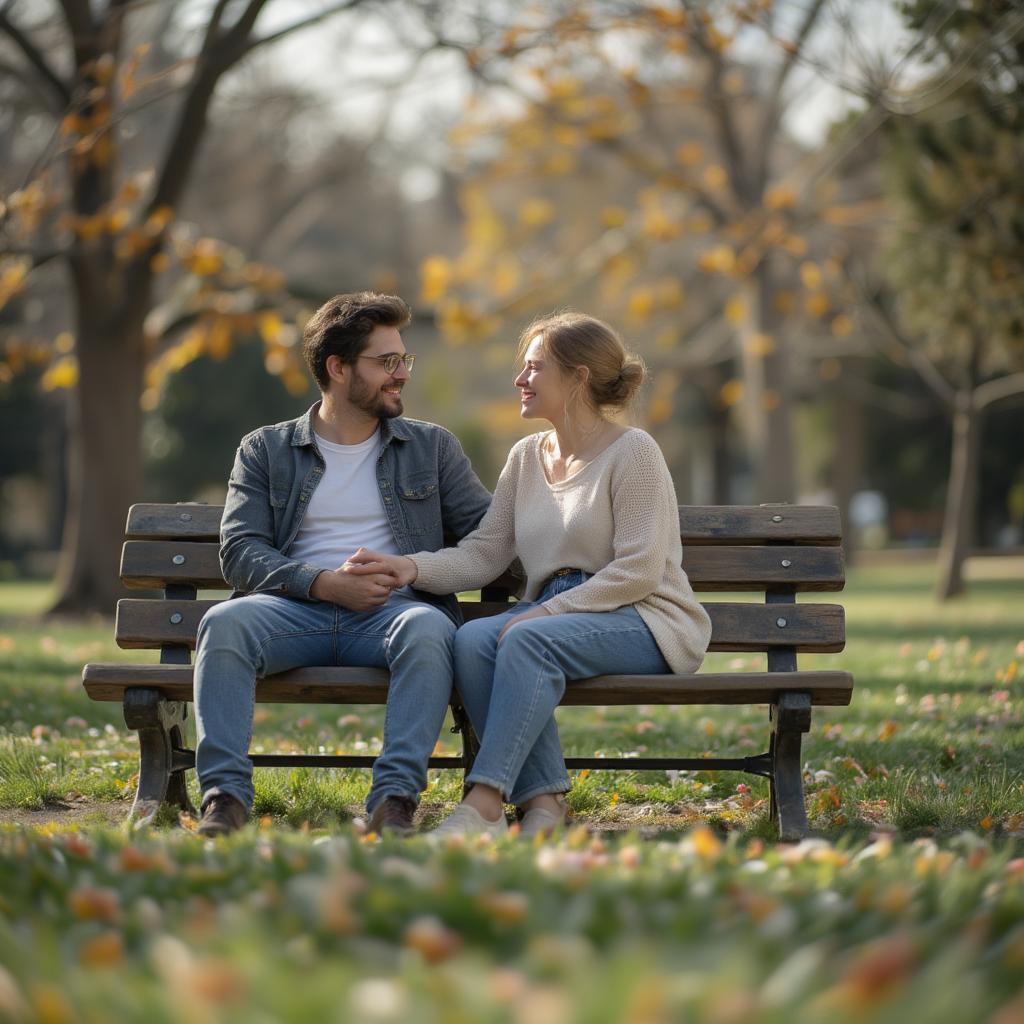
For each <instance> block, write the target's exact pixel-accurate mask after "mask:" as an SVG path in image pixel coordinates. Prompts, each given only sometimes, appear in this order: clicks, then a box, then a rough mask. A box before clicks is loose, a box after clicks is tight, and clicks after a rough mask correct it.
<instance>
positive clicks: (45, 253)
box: [0, 243, 68, 273]
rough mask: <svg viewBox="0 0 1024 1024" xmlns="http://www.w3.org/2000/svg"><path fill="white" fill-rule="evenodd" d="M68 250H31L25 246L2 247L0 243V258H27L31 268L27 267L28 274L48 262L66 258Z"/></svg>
mask: <svg viewBox="0 0 1024 1024" xmlns="http://www.w3.org/2000/svg"><path fill="white" fill-rule="evenodd" d="M67 254H68V250H67V249H62V248H53V249H33V248H32V247H31V246H25V245H4V244H3V243H0V256H28V258H29V259H30V260H31V261H32V266H31V267H29V273H31V272H32V271H33V270H37V269H38V268H39V267H41V266H43V264H45V263H49V262H50V260H56V259H61V258H63V257H64V256H67Z"/></svg>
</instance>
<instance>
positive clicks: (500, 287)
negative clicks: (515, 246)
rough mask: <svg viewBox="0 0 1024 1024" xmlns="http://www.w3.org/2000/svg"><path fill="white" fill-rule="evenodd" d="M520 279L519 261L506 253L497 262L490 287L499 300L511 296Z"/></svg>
mask: <svg viewBox="0 0 1024 1024" xmlns="http://www.w3.org/2000/svg"><path fill="white" fill-rule="evenodd" d="M521 277H522V273H521V268H520V265H519V260H518V258H517V257H516V256H514V255H512V254H511V253H506V254H505V255H504V256H502V257H501V259H499V260H498V266H497V268H496V269H495V272H494V281H493V283H492V287H493V289H494V294H495V295H497V296H498V297H499V298H505V297H506V296H508V295H511V294H512V293H513V292H514V291H515V290H516V289H517V288H518V287H519V282H520V279H521Z"/></svg>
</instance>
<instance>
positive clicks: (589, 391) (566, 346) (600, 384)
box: [517, 312, 647, 409]
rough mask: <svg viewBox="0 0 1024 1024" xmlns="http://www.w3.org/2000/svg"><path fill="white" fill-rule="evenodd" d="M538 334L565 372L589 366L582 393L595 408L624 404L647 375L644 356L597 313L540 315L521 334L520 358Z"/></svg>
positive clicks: (622, 406) (616, 406) (546, 348)
mask: <svg viewBox="0 0 1024 1024" xmlns="http://www.w3.org/2000/svg"><path fill="white" fill-rule="evenodd" d="M538 335H540V338H541V344H542V345H543V346H544V351H545V352H546V353H547V355H548V356H549V358H551V359H552V360H553V361H554V362H555V364H556V365H557V366H558V367H559V368H560V369H561V370H562V372H563V373H566V374H570V375H571V374H575V373H576V371H577V370H578V369H579V368H580V367H586V369H587V371H588V373H587V380H586V385H585V386H584V390H583V391H582V392H581V397H583V399H584V400H585V401H586V402H587V403H588V404H589V405H591V406H593V407H594V408H595V409H623V408H625V407H626V406H628V405H629V404H630V402H632V401H633V399H634V398H635V397H636V394H637V392H638V391H639V390H640V385H641V384H643V382H644V379H645V377H646V376H647V369H646V367H645V366H644V363H643V360H642V359H641V358H640V357H639V356H637V355H635V354H634V353H632V352H630V351H629V350H628V349H627V348H626V346H625V345H624V344H623V343H622V339H621V338H620V337H619V336H618V334H616V333H615V331H614V330H613V329H612V328H611V327H609V326H608V324H606V323H605V322H604V321H603V320H598V319H597V317H593V316H587V315H586V314H585V313H573V312H565V313H552V314H551V315H550V316H542V317H538V319H536V320H534V321H533V323H532V324H530V326H529V327H527V328H526V330H525V331H523V333H522V334H521V335H520V337H519V345H518V348H517V357H518V358H519V359H520V360H521V359H523V358H524V357H525V355H526V350H527V349H528V348H529V347H530V342H531V341H533V339H534V338H536V337H537V336H538Z"/></svg>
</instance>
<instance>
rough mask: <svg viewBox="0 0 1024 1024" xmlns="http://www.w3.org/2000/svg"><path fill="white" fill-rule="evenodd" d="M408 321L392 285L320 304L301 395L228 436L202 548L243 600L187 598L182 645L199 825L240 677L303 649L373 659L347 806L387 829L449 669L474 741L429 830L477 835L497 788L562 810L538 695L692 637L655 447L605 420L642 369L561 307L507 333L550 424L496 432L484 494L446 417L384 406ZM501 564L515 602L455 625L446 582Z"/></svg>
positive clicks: (214, 810)
mask: <svg viewBox="0 0 1024 1024" xmlns="http://www.w3.org/2000/svg"><path fill="white" fill-rule="evenodd" d="M409 318H410V313H409V309H408V307H407V306H406V304H405V303H404V302H403V301H402V300H401V299H399V298H397V297H394V296H386V295H377V294H373V293H369V292H363V293H358V294H353V295H340V296H337V297H335V298H333V299H331V300H330V301H329V302H327V303H326V304H325V305H324V306H323V307H321V309H320V310H318V311H317V313H316V314H315V315H314V316H313V317H312V319H311V320H310V321H309V323H308V324H307V325H306V328H305V333H304V339H305V341H304V348H305V355H306V360H307V363H308V365H309V368H310V371H311V372H312V374H313V376H314V377H315V379H316V382H317V384H318V386H319V388H320V391H321V399H320V401H319V402H317V403H316V404H315V405H314V406H313V407H312V408H311V409H310V410H309V411H308V412H307V413H306V414H305V415H304V416H301V417H299V418H298V419H296V420H291V421H288V422H286V423H279V424H276V425H274V426H268V427H262V428H261V429H259V430H256V431H254V432H253V433H251V434H249V435H247V436H246V437H244V438H243V439H242V442H241V445H240V446H239V448H238V452H237V454H236V457H235V464H234V468H233V469H232V472H231V478H230V481H229V485H228V497H227V503H226V505H225V509H224V517H223V520H222V523H221V565H222V569H223V573H224V578H225V579H226V580H227V581H228V583H230V584H231V586H232V587H234V588H235V592H236V595H244V596H237V599H235V600H230V601H225V602H222V603H220V604H218V605H216V606H215V607H214V608H213V609H211V611H209V612H208V613H207V614H206V616H205V617H204V619H203V621H202V624H201V625H200V629H199V635H198V641H197V649H196V661H195V706H196V720H197V740H198V742H197V748H196V767H197V770H198V773H199V781H200V786H201V789H202V794H203V795H202V820H201V822H200V825H199V831H200V832H201V833H202V834H204V835H219V834H223V833H227V832H230V831H233V830H235V829H237V828H240V827H241V826H242V825H243V824H244V823H245V821H246V820H247V818H248V815H249V810H250V808H251V805H252V801H253V785H252V764H251V762H250V760H249V758H248V747H249V741H250V738H251V734H252V719H253V710H254V702H255V684H256V679H257V678H260V677H263V676H266V675H270V674H273V673H277V672H283V671H285V670H287V669H291V668H297V667H300V666H304V665H347V666H354V667H356V666H366V667H380V668H386V669H388V670H389V672H390V683H389V687H388V695H387V709H386V713H385V720H384V744H383V750H382V752H381V755H380V757H378V758H377V760H376V762H375V764H374V769H373V782H372V786H371V789H370V795H369V797H368V799H367V811H368V814H369V829H370V830H372V831H374V832H377V833H382V832H384V831H393V832H395V833H399V834H408V833H409V832H411V831H412V829H413V815H414V812H415V810H416V805H417V802H418V799H419V794H420V793H421V792H422V791H423V790H424V789H425V788H426V784H427V763H428V758H429V756H430V754H431V752H432V750H433V748H434V745H435V743H436V741H437V737H438V735H439V733H440V731H441V727H442V725H443V722H444V716H445V712H446V710H447V708H448V704H449V700H450V698H451V693H452V686H453V685H454V687H455V689H456V691H457V692H458V695H459V698H460V699H461V701H462V703H463V705H464V707H465V709H466V711H467V713H468V715H469V719H470V721H471V723H472V725H473V728H474V730H475V732H476V734H477V736H478V737H479V739H480V748H479V752H478V753H477V756H476V759H475V761H474V763H473V768H472V770H471V771H470V772H469V773H468V775H467V777H466V785H467V789H468V792H467V794H466V796H465V799H464V800H463V802H462V803H461V804H459V806H458V807H457V808H456V809H455V810H454V811H453V812H452V813H451V815H449V817H448V818H447V819H446V820H445V821H444V822H443V823H442V824H441V825H440V826H439V827H438V828H437V829H436V830H435V833H436V834H441V835H444V834H453V833H489V834H491V835H493V836H499V835H501V834H503V833H505V832H506V831H507V824H506V820H505V815H504V812H503V808H502V805H503V803H504V802H506V801H507V802H511V803H514V804H516V805H517V806H518V807H519V808H520V809H521V810H522V811H523V812H524V814H523V818H522V822H521V834H524V835H534V834H537V833H545V832H548V831H550V830H551V829H553V828H555V827H557V826H558V825H560V824H561V823H562V822H564V820H565V815H566V805H565V799H564V796H563V794H564V793H565V792H567V791H568V789H569V788H570V780H569V777H568V775H567V773H566V769H565V763H564V760H563V757H562V750H561V745H560V742H559V737H558V728H557V726H556V723H555V718H554V711H555V708H556V707H557V706H558V704H559V701H560V700H561V698H562V695H563V693H564V691H565V687H566V684H567V683H568V682H571V681H572V680H577V679H586V678H589V677H592V676H595V675H601V674H611V673H628V674H631V675H641V674H648V673H650V674H659V673H667V672H675V673H689V672H693V671H695V670H696V669H697V668H698V667H699V665H700V663H701V660H702V658H703V656H704V652H705V651H706V649H707V646H708V642H709V639H710V635H711V623H710V620H709V618H708V614H707V612H706V611H705V610H704V608H703V607H702V606H701V605H700V603H699V602H698V601H697V599H696V598H695V597H694V594H693V591H692V589H691V587H690V583H689V581H688V579H687V577H686V574H685V572H684V571H683V569H682V566H681V562H682V551H681V542H680V535H679V517H678V506H677V501H676V495H675V490H674V487H673V484H672V478H671V476H670V475H669V471H668V467H667V466H666V464H665V460H664V457H663V456H662V453H661V450H660V449H659V448H658V445H657V443H656V442H655V441H654V440H653V439H652V438H651V437H650V435H648V434H647V433H645V432H644V431H642V430H639V429H635V428H628V427H623V426H621V425H619V424H617V423H615V422H614V421H612V420H610V419H608V418H606V416H605V413H606V412H608V411H610V410H617V409H621V408H624V407H625V406H627V405H628V404H629V402H630V400H631V399H632V398H633V396H634V395H635V394H636V392H637V389H638V388H639V387H640V385H641V383H642V382H643V379H644V368H643V364H642V363H641V362H640V360H639V359H637V358H636V357H634V356H632V355H630V354H629V353H628V352H627V351H626V350H625V348H624V346H623V344H622V342H621V341H620V340H619V338H618V337H617V336H616V334H615V333H614V331H612V330H611V328H609V327H608V326H607V325H606V324H604V323H602V322H601V321H599V320H596V319H594V318H593V317H589V316H585V315H582V314H579V313H563V314H557V315H554V316H550V317H546V318H543V319H541V320H538V321H536V322H534V323H533V324H531V325H530V327H528V328H527V329H526V331H525V332H524V333H523V335H522V339H521V342H520V351H519V353H518V355H519V363H520V366H521V369H520V372H519V375H518V376H517V377H516V378H515V381H514V384H515V387H517V388H518V389H519V393H520V402H521V407H520V415H521V416H522V417H523V418H524V419H540V420H547V421H548V422H550V423H551V424H552V427H553V428H554V429H552V430H549V431H545V432H542V433H537V434H532V435H530V436H529V437H526V438H524V439H523V440H522V441H520V442H518V443H517V444H516V445H515V446H514V447H513V448H512V451H511V452H510V453H509V456H508V461H507V462H506V464H505V468H504V469H503V470H502V473H501V476H500V478H499V480H498V483H497V486H496V488H495V492H494V496H493V499H492V498H491V496H490V495H489V494H488V493H487V490H486V488H485V487H484V486H483V485H482V484H481V483H480V481H479V479H478V478H477V476H476V474H475V473H474V472H473V470H472V467H471V466H470V464H469V461H468V459H467V458H466V455H465V454H464V452H463V451H462V448H461V446H460V445H459V442H458V440H457V439H456V438H455V437H454V435H452V434H451V433H449V432H448V431H446V430H444V429H443V428H441V427H439V426H436V425H434V424H431V423H423V422H420V421H417V420H408V419H405V418H403V417H402V412H403V407H402V397H401V393H402V389H403V388H404V386H405V384H406V383H407V381H408V380H409V379H410V371H411V370H412V365H413V361H414V357H413V356H412V355H410V354H408V353H406V351H405V346H404V344H403V342H402V336H401V333H400V329H401V328H402V327H404V326H405V325H406V324H407V323H408V322H409ZM446 536H447V537H454V538H456V539H458V540H459V543H458V546H457V547H453V548H445V547H444V542H445V537H446ZM515 559H518V560H519V561H520V563H521V564H522V567H523V569H524V571H525V576H526V583H525V591H524V594H523V600H522V601H520V602H519V603H518V604H515V605H512V606H510V608H509V610H508V611H507V612H505V613H503V614H499V615H494V616H490V617H487V618H482V619H478V620H474V621H472V622H469V623H467V624H465V625H462V624H461V616H460V614H459V611H458V605H457V603H456V601H455V599H454V596H453V595H454V594H455V593H456V592H457V591H460V590H470V589H474V588H477V587H480V586H483V585H484V584H486V583H489V582H490V581H491V580H493V579H494V578H495V577H496V576H497V575H499V574H500V573H501V572H502V571H503V570H504V569H505V568H506V567H507V566H508V565H509V564H510V563H511V562H512V561H514V560H515ZM470 787H471V788H470Z"/></svg>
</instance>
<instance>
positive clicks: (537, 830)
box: [519, 807, 568, 838]
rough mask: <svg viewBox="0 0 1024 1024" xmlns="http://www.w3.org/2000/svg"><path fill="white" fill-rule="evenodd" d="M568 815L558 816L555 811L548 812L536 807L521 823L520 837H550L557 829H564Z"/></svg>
mask: <svg viewBox="0 0 1024 1024" xmlns="http://www.w3.org/2000/svg"><path fill="white" fill-rule="evenodd" d="M567 820H568V815H566V814H564V813H558V814H556V813H555V812H554V811H546V810H545V809H544V808H543V807H534V808H532V809H531V810H529V811H527V812H526V813H525V814H524V815H523V818H522V821H520V822H519V835H520V836H521V837H527V838H528V837H530V836H537V835H541V836H549V835H551V833H552V832H554V831H555V829H556V828H562V827H563V826H564V825H565V823H566V821H567Z"/></svg>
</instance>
